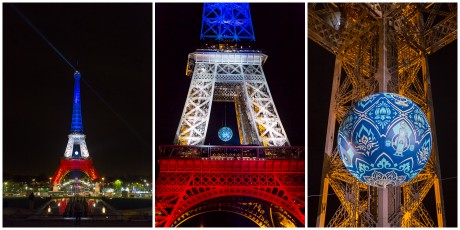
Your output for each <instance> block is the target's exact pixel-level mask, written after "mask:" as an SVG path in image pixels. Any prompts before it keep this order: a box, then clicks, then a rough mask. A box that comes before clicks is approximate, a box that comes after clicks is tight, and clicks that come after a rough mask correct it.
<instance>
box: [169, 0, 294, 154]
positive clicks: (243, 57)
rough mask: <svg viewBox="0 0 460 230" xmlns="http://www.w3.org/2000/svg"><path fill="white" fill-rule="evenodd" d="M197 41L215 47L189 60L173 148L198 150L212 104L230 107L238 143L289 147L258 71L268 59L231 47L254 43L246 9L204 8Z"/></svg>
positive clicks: (243, 6) (226, 5) (223, 5)
mask: <svg viewBox="0 0 460 230" xmlns="http://www.w3.org/2000/svg"><path fill="white" fill-rule="evenodd" d="M201 38H202V39H215V41H214V42H216V43H217V44H216V45H214V46H209V48H207V49H198V50H196V51H195V52H194V53H191V54H189V56H188V63H187V72H186V74H187V76H190V77H191V78H192V81H191V83H190V88H189V91H188V95H187V99H186V101H185V106H184V110H183V112H182V117H181V120H180V123H179V127H178V128H177V132H176V136H175V139H174V143H175V144H177V145H203V144H204V141H205V139H206V132H207V128H208V123H209V117H210V114H211V107H212V103H213V102H233V103H235V109H236V115H237V122H238V132H239V136H240V143H241V144H244V145H249V144H250V145H263V146H288V145H290V144H289V140H288V137H287V135H286V132H285V131H284V128H283V125H282V123H281V120H280V117H279V115H278V112H277V110H276V107H275V103H274V101H273V98H272V95H271V93H270V89H269V87H268V83H267V79H266V78H265V74H264V71H263V68H262V65H263V64H264V63H265V61H266V60H267V55H265V54H263V53H262V52H261V51H258V50H252V49H242V48H241V46H236V45H235V44H236V43H237V42H240V41H244V40H247V41H254V40H255V37H254V32H253V28H252V20H251V15H250V12H249V4H247V3H235V4H230V3H205V6H204V10H203V21H202V28H201Z"/></svg>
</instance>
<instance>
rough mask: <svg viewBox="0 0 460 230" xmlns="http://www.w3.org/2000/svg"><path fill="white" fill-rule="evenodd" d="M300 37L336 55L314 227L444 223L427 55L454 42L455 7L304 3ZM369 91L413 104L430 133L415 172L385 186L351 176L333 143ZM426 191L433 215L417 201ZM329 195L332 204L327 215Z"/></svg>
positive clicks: (412, 4)
mask: <svg viewBox="0 0 460 230" xmlns="http://www.w3.org/2000/svg"><path fill="white" fill-rule="evenodd" d="M308 38H309V39H311V40H313V41H314V42H316V43H318V44H319V45H321V46H322V47H323V48H325V49H326V50H327V51H329V52H331V53H332V54H334V55H335V57H336V61H335V67H334V75H333V84H332V92H331V101H330V108H329V118H328V125H327V134H326V144H325V151H324V162H323V173H322V175H321V178H322V181H321V187H320V189H321V190H320V200H319V207H318V215H317V221H316V225H317V226H319V227H323V226H331V227H332V226H334V227H358V226H363V227H372V226H379V227H433V226H439V227H443V226H445V221H446V220H445V211H444V199H443V192H442V181H441V168H440V165H439V157H440V154H439V153H438V148H437V139H436V126H435V122H434V121H435V118H434V110H433V97H432V93H431V80H430V78H431V76H430V72H429V68H428V67H429V65H428V56H429V55H430V54H433V53H435V52H436V51H438V50H439V49H441V48H442V47H444V46H446V45H447V44H449V43H450V42H452V41H454V40H456V38H457V4H456V3H448V4H441V3H356V4H353V3H338V4H334V3H318V4H316V3H309V4H308ZM376 92H392V93H397V94H400V95H403V96H405V97H407V98H409V99H411V100H412V101H414V102H415V103H417V104H418V105H419V106H420V107H421V108H422V110H423V111H424V112H425V114H426V115H427V118H428V120H429V122H430V126H431V128H432V133H433V148H432V154H431V157H430V160H429V163H428V164H427V166H426V167H425V168H424V170H423V171H422V173H420V174H419V175H418V176H416V177H415V178H414V179H413V180H412V181H410V182H408V183H406V184H404V185H402V186H400V187H395V188H391V189H379V188H374V187H369V186H367V185H365V184H363V183H361V182H359V181H358V180H357V179H356V178H354V177H353V176H352V175H351V174H350V173H349V172H348V171H347V170H346V169H345V167H344V165H343V163H342V161H341V159H340V157H339V155H338V151H337V145H336V144H335V141H334V140H335V138H336V137H337V127H338V125H340V124H341V123H342V120H343V118H344V116H345V114H346V113H347V111H348V109H349V108H350V107H351V106H353V105H354V104H355V103H356V102H357V101H359V100H360V99H361V98H363V97H365V96H367V95H369V94H372V93H376ZM310 154H315V153H310ZM329 189H331V190H332V191H331V190H329ZM431 189H432V190H434V199H432V200H434V202H433V204H431V205H430V206H431V207H435V208H434V209H435V210H434V213H436V219H435V220H434V219H432V218H431V217H430V215H429V212H428V210H427V207H425V205H424V203H426V202H430V201H429V200H430V199H426V198H427V195H428V194H429V191H430V190H431ZM329 193H333V194H334V195H335V196H336V197H337V198H338V200H339V201H340V206H339V207H338V209H337V210H335V212H334V210H330V204H329V202H328V199H330V198H329V197H331V196H328V195H329ZM331 211H332V212H333V214H332V215H329V216H331V217H330V218H329V219H326V217H327V215H326V212H331Z"/></svg>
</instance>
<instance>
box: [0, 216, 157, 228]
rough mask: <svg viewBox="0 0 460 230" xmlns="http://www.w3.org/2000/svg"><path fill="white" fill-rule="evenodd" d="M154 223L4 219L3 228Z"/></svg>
mask: <svg viewBox="0 0 460 230" xmlns="http://www.w3.org/2000/svg"><path fill="white" fill-rule="evenodd" d="M152 226H153V225H152V221H104V220H90V219H86V218H82V221H81V225H75V218H65V219H64V218H63V219H59V220H24V219H3V227H152Z"/></svg>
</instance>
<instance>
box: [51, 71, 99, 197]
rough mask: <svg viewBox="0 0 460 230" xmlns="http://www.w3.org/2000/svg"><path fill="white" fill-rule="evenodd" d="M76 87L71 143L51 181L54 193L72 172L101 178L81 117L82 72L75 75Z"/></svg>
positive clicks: (70, 135) (69, 142)
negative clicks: (94, 162)
mask: <svg viewBox="0 0 460 230" xmlns="http://www.w3.org/2000/svg"><path fill="white" fill-rule="evenodd" d="M73 76H74V78H75V85H74V96H73V110H72V123H71V126H70V132H71V133H70V134H69V141H68V142H67V147H66V149H65V152H64V157H63V158H62V159H61V162H60V165H59V168H58V169H57V170H56V172H55V173H54V176H53V178H52V180H51V182H52V184H53V191H55V192H56V191H58V185H59V183H60V182H61V180H62V178H64V177H65V175H67V174H68V173H69V172H70V171H72V170H80V171H82V172H84V173H85V174H87V175H88V177H89V178H91V179H92V180H95V179H97V178H99V175H98V174H97V172H96V169H95V168H94V165H93V160H92V159H91V158H90V157H89V152H88V148H87V147H86V141H85V137H86V136H85V134H83V119H82V116H81V100H80V79H81V75H80V72H78V71H75V73H74V75H73Z"/></svg>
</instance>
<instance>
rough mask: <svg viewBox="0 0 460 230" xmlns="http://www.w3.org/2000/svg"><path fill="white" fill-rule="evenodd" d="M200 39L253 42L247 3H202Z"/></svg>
mask: <svg viewBox="0 0 460 230" xmlns="http://www.w3.org/2000/svg"><path fill="white" fill-rule="evenodd" d="M200 39H215V40H217V41H225V40H229V41H234V42H238V41H241V40H249V41H255V40H256V38H255V36H254V29H253V27H252V19H251V12H250V10H249V3H204V7H203V17H202V23H201V35H200Z"/></svg>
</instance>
